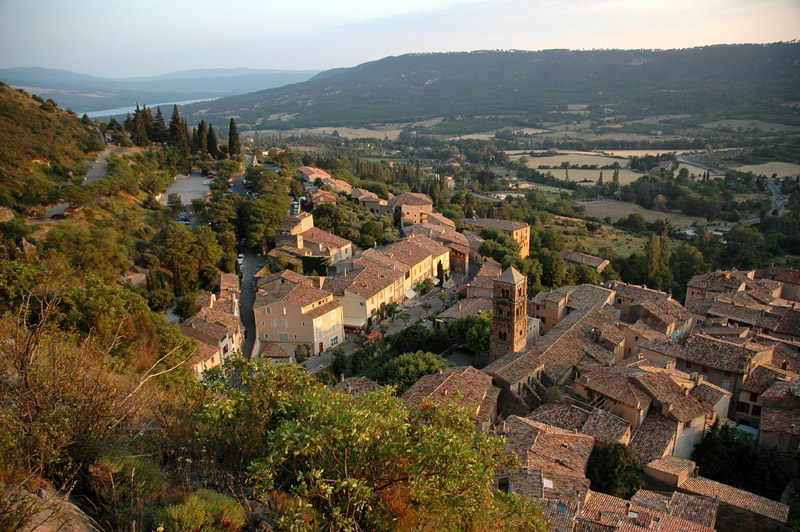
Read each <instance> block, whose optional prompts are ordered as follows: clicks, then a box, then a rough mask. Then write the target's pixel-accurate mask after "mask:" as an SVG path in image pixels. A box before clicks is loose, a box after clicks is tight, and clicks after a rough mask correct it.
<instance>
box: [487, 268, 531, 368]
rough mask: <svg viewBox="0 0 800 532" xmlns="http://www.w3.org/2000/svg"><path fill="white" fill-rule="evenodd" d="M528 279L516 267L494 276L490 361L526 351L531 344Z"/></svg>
mask: <svg viewBox="0 0 800 532" xmlns="http://www.w3.org/2000/svg"><path fill="white" fill-rule="evenodd" d="M527 307H528V280H527V279H526V278H525V276H524V275H522V274H521V273H519V272H518V271H517V270H516V269H514V267H513V266H512V267H510V268H508V269H507V270H506V271H504V272H503V273H502V275H500V276H499V277H497V278H496V279H495V280H494V292H493V295H492V332H491V336H490V337H489V362H490V363H491V362H494V361H495V360H497V359H498V358H500V357H501V356H503V355H505V354H506V353H516V352H519V351H523V350H524V349H525V346H526V344H527V330H526V329H527V325H528V308H527Z"/></svg>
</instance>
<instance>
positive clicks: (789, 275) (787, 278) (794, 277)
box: [775, 270, 800, 284]
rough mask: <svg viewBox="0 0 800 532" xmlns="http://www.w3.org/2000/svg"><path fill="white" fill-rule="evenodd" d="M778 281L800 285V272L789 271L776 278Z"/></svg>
mask: <svg viewBox="0 0 800 532" xmlns="http://www.w3.org/2000/svg"><path fill="white" fill-rule="evenodd" d="M775 280H776V281H780V282H782V283H789V284H800V271H798V270H789V271H786V272H783V273H781V274H780V275H778V276H777V277H776V278H775Z"/></svg>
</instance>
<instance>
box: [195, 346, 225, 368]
mask: <svg viewBox="0 0 800 532" xmlns="http://www.w3.org/2000/svg"><path fill="white" fill-rule="evenodd" d="M217 353H219V345H216V344H215V345H211V344H209V343H206V342H202V341H200V342H197V351H196V352H195V354H194V355H192V358H191V360H190V361H189V363H190V364H192V365H193V366H194V365H197V364H200V363H201V362H205V361H207V360H210V359H212V358H213V357H214V355H216V354H217Z"/></svg>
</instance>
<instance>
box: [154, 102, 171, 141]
mask: <svg viewBox="0 0 800 532" xmlns="http://www.w3.org/2000/svg"><path fill="white" fill-rule="evenodd" d="M150 140H152V141H153V142H158V143H164V142H167V141H168V140H169V130H168V129H167V124H166V123H165V122H164V115H163V114H161V108H160V107H159V108H158V109H156V118H155V122H154V123H153V134H152V135H150Z"/></svg>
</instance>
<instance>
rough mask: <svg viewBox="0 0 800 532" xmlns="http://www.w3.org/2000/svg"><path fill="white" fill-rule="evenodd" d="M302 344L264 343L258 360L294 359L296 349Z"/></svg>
mask: <svg viewBox="0 0 800 532" xmlns="http://www.w3.org/2000/svg"><path fill="white" fill-rule="evenodd" d="M299 345H300V344H298V343H294V342H262V343H261V349H260V350H259V352H258V355H257V356H258V358H272V359H279V360H285V361H287V362H288V360H289V359H291V358H292V357H294V353H295V349H297V347H298V346H299Z"/></svg>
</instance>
